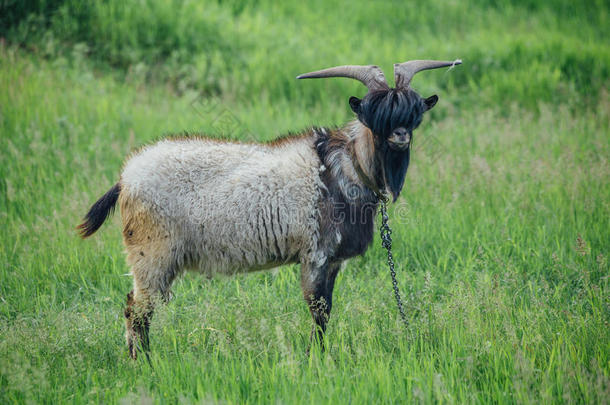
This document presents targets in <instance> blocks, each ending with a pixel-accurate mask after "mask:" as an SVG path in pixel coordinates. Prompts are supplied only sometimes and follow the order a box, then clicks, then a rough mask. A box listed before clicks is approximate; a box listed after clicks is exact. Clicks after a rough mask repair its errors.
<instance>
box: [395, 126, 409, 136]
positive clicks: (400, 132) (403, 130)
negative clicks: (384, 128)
mask: <svg viewBox="0 0 610 405" xmlns="http://www.w3.org/2000/svg"><path fill="white" fill-rule="evenodd" d="M406 134H407V129H406V128H404V127H400V128H396V129H395V130H394V135H396V136H405V135H406Z"/></svg>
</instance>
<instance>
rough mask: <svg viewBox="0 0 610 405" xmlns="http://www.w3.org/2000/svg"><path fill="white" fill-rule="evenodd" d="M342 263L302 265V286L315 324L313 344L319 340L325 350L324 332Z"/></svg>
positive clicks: (312, 336) (312, 335) (312, 334)
mask: <svg viewBox="0 0 610 405" xmlns="http://www.w3.org/2000/svg"><path fill="white" fill-rule="evenodd" d="M340 267H341V263H328V262H325V263H324V264H322V265H314V264H311V263H307V262H304V263H302V265H301V288H302V289H303V297H304V298H305V301H306V302H307V305H308V306H309V311H310V312H311V316H312V317H313V321H314V326H313V330H312V332H311V342H310V346H311V344H313V342H314V340H317V341H318V342H319V344H320V347H321V349H322V350H324V332H325V331H326V324H327V323H328V319H329V317H330V310H331V309H332V306H333V288H334V286H335V278H336V277H337V273H338V272H339V268H340Z"/></svg>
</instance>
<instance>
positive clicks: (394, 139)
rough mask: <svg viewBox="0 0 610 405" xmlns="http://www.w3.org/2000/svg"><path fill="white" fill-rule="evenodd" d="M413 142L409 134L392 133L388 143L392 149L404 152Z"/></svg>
mask: <svg viewBox="0 0 610 405" xmlns="http://www.w3.org/2000/svg"><path fill="white" fill-rule="evenodd" d="M410 144H411V136H410V135H409V134H406V135H402V136H397V135H391V136H390V137H389V138H388V145H389V146H390V148H391V149H393V150H395V151H401V152H404V151H406V150H407V149H409V145H410Z"/></svg>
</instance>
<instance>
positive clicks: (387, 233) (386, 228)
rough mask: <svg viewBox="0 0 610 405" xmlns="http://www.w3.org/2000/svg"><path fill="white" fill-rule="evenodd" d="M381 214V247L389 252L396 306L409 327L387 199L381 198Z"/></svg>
mask: <svg viewBox="0 0 610 405" xmlns="http://www.w3.org/2000/svg"><path fill="white" fill-rule="evenodd" d="M379 200H380V208H381V209H380V212H381V227H380V228H379V231H380V235H381V246H383V247H384V248H385V249H386V250H387V251H388V266H389V268H390V275H391V276H392V287H393V288H394V296H395V297H396V305H397V306H398V312H399V313H400V318H401V319H402V322H403V323H404V325H405V327H408V326H409V321H407V316H406V315H405V310H404V307H403V305H402V298H401V297H400V291H399V290H398V282H397V281H396V270H395V269H394V257H393V256H392V229H391V228H390V225H388V219H389V217H388V210H387V206H386V202H387V198H386V197H385V196H380V197H379Z"/></svg>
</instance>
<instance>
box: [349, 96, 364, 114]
mask: <svg viewBox="0 0 610 405" xmlns="http://www.w3.org/2000/svg"><path fill="white" fill-rule="evenodd" d="M361 102H362V100H360V99H359V98H358V97H350V98H349V106H350V107H352V111H353V112H355V113H356V114H360V103H361Z"/></svg>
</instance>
